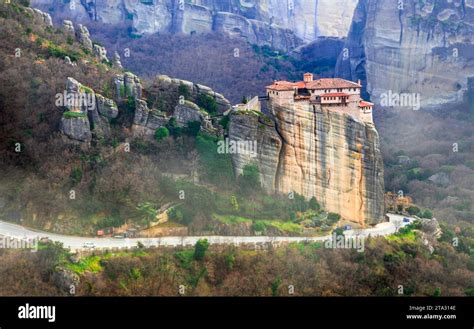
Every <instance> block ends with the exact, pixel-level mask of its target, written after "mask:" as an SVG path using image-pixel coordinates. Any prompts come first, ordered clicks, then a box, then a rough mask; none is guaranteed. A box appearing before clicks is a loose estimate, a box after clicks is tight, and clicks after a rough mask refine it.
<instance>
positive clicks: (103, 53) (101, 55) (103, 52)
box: [93, 44, 109, 62]
mask: <svg viewBox="0 0 474 329" xmlns="http://www.w3.org/2000/svg"><path fill="white" fill-rule="evenodd" d="M93 47H94V55H95V57H96V58H97V59H98V60H99V61H100V62H108V61H109V59H108V58H107V49H105V47H102V46H100V45H98V44H94V45H93Z"/></svg>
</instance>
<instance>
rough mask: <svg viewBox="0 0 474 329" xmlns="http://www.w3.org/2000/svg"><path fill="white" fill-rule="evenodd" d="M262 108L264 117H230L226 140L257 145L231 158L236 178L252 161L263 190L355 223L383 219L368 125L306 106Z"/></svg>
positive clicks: (375, 147)
mask: <svg viewBox="0 0 474 329" xmlns="http://www.w3.org/2000/svg"><path fill="white" fill-rule="evenodd" d="M268 108H269V109H271V113H269V114H268V116H267V115H264V114H261V113H255V112H237V113H233V114H232V115H231V120H230V125H229V139H230V140H234V141H257V155H256V156H252V155H251V154H241V152H240V153H235V154H232V162H233V165H234V168H235V171H236V174H237V175H239V174H241V173H242V171H243V168H244V166H245V165H247V164H250V163H254V164H257V165H258V167H259V171H260V178H261V182H262V186H263V187H264V188H265V189H266V190H267V191H269V192H274V191H276V192H279V193H285V194H286V193H289V192H296V193H299V194H301V195H304V196H305V197H307V198H311V197H313V196H314V197H316V199H317V200H318V202H319V203H320V204H321V205H322V206H323V207H324V208H325V209H326V210H328V211H331V212H336V213H339V214H340V215H341V216H342V217H343V218H345V219H347V220H351V221H354V222H358V223H360V224H361V225H366V224H375V223H378V222H381V221H382V220H383V216H384V202H383V195H384V183H383V163H382V156H381V153H380V150H379V137H378V133H377V131H376V129H375V127H374V126H373V125H372V124H370V123H363V122H360V121H357V120H356V119H354V118H353V117H351V116H349V115H347V114H342V113H337V112H333V111H329V110H326V109H322V108H321V107H320V106H318V105H314V106H313V105H310V104H308V103H299V102H296V103H294V104H293V105H286V106H281V105H277V104H269V106H268Z"/></svg>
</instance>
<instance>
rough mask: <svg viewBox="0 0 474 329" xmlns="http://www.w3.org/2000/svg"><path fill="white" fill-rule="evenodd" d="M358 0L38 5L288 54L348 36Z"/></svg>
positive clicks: (147, 30) (38, 0) (41, 0)
mask: <svg viewBox="0 0 474 329" xmlns="http://www.w3.org/2000/svg"><path fill="white" fill-rule="evenodd" d="M356 3H357V0H319V1H314V0H292V1H291V2H289V1H281V0H258V1H257V0H242V1H235V0H190V1H182V2H180V1H176V0H163V1H154V2H151V1H126V0H118V1H95V2H92V1H80V2H78V3H77V6H76V8H75V9H74V10H73V9H71V8H70V6H69V5H68V4H60V3H57V2H55V1H54V0H33V1H32V4H33V5H36V6H39V7H40V8H45V9H54V11H52V12H54V13H56V14H63V15H65V16H67V17H73V18H74V19H76V20H79V21H84V22H85V21H87V20H93V21H101V22H104V23H107V24H120V23H124V21H127V22H131V25H132V31H133V33H134V34H139V35H140V34H152V33H156V32H172V33H186V34H194V33H207V32H210V31H214V30H216V29H217V30H219V31H222V32H224V33H229V34H232V35H241V36H243V37H245V38H247V39H248V40H249V41H250V42H252V43H255V44H258V45H266V44H268V45H272V46H273V47H275V48H277V49H280V50H283V51H288V50H290V49H292V48H293V47H294V46H295V45H296V44H298V43H299V42H310V41H312V40H314V39H315V38H316V37H317V36H320V35H323V36H337V37H344V36H346V35H347V32H348V30H349V27H350V23H351V19H352V13H353V12H354V8H355V6H356Z"/></svg>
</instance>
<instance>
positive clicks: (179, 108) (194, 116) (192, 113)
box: [173, 101, 206, 127]
mask: <svg viewBox="0 0 474 329" xmlns="http://www.w3.org/2000/svg"><path fill="white" fill-rule="evenodd" d="M173 116H174V117H175V118H176V123H177V124H178V125H179V126H181V127H184V126H186V125H187V123H188V122H192V121H199V122H202V121H204V119H205V117H206V114H205V113H203V112H202V111H201V110H200V108H199V106H197V105H196V104H194V103H192V102H189V101H184V102H183V104H178V105H176V107H175V109H174V114H173Z"/></svg>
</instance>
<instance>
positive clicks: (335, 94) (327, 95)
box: [321, 93, 350, 97]
mask: <svg viewBox="0 0 474 329" xmlns="http://www.w3.org/2000/svg"><path fill="white" fill-rule="evenodd" d="M349 96H350V95H349V94H346V93H327V94H322V95H321V97H349Z"/></svg>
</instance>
